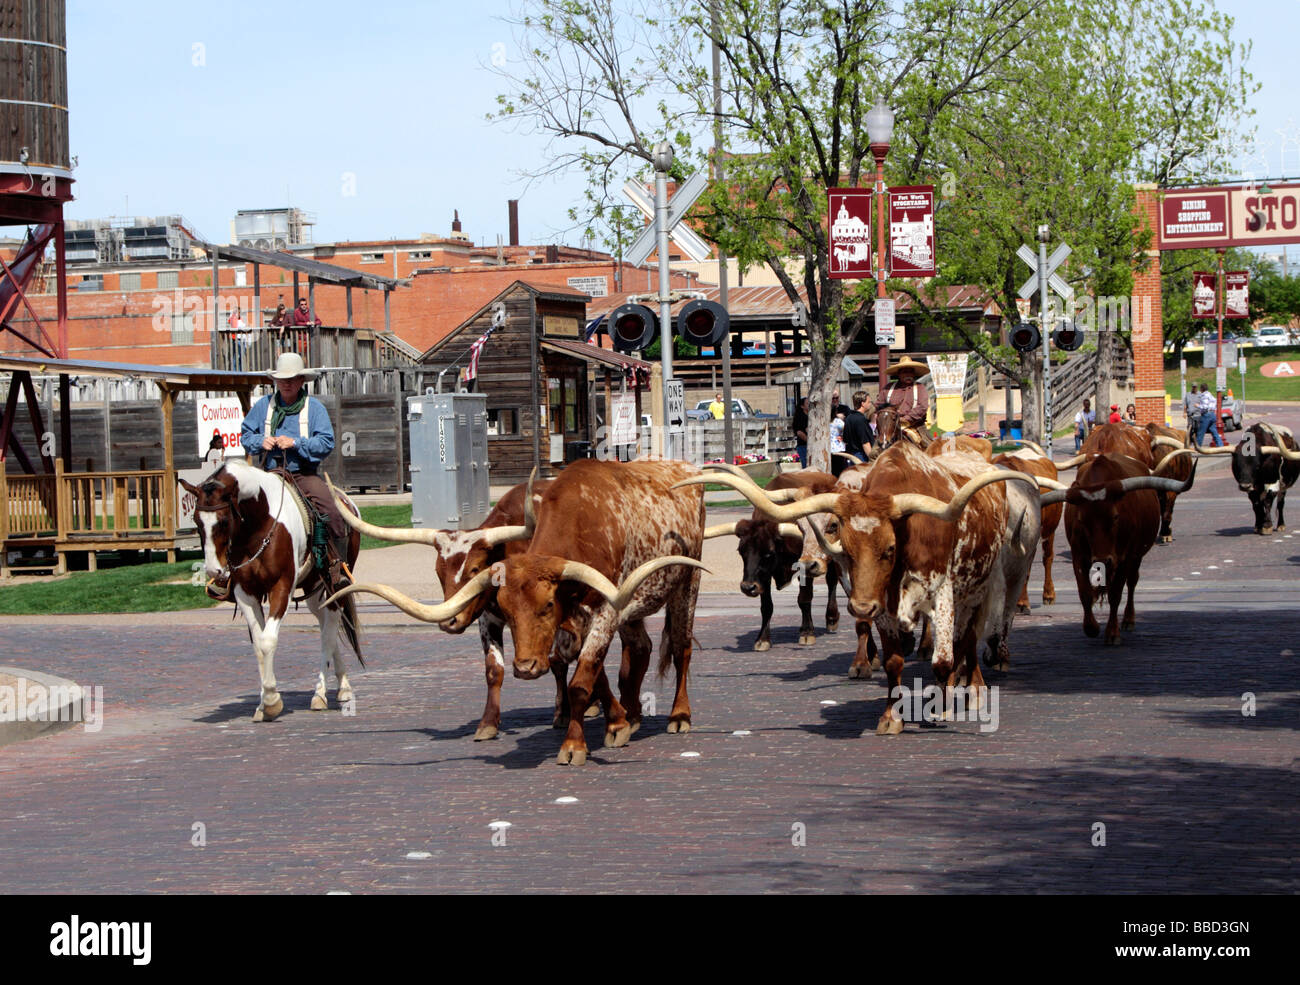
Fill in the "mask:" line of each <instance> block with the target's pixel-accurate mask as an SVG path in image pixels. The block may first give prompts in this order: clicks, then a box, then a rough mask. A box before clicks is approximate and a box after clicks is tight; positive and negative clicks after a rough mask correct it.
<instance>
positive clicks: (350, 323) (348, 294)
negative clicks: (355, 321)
mask: <svg viewBox="0 0 1300 985" xmlns="http://www.w3.org/2000/svg"><path fill="white" fill-rule="evenodd" d="M344 290H345V291H346V292H347V296H348V328H351V327H352V285H351V284H349V285H348V286H347V287H346V288H344ZM384 296H385V297H387V296H388V294H387V292H385V294H384ZM384 327H385V328H387V326H384Z"/></svg>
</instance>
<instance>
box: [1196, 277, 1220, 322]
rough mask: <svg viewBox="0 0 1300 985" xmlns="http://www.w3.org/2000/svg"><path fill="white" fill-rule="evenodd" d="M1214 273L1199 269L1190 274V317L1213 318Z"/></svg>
mask: <svg viewBox="0 0 1300 985" xmlns="http://www.w3.org/2000/svg"><path fill="white" fill-rule="evenodd" d="M1216 293H1217V292H1216V290H1215V275H1214V274H1206V273H1202V272H1200V271H1199V270H1198V271H1197V272H1196V273H1194V274H1192V317H1193V318H1213V317H1214V302H1215V294H1216Z"/></svg>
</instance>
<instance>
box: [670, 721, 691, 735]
mask: <svg viewBox="0 0 1300 985" xmlns="http://www.w3.org/2000/svg"><path fill="white" fill-rule="evenodd" d="M690 730H691V720H690V719H689V718H673V719H670V720H669V722H668V731H669V732H680V733H681V734H682V735H685V734H686V733H687V732H689V731H690Z"/></svg>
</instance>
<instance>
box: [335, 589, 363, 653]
mask: <svg viewBox="0 0 1300 985" xmlns="http://www.w3.org/2000/svg"><path fill="white" fill-rule="evenodd" d="M338 604H339V606H340V608H341V609H342V612H341V613H340V614H341V615H342V617H343V618H342V620H341V625H340V627H339V629H340V632H341V633H342V634H343V639H344V640H346V641H347V644H348V646H350V647H352V652H353V653H355V654H356V655H357V661H358V662H359V663H360V664H361V666H362V667H364V666H365V665H366V658H365V657H364V656H363V655H362V653H361V622H360V620H359V619H358V618H357V597H356V596H355V595H349V596H347V597H346V598H344V599H343V600H342V601H341V602H340V603H338Z"/></svg>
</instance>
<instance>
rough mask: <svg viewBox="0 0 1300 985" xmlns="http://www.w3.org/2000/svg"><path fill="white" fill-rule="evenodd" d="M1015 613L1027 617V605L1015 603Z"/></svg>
mask: <svg viewBox="0 0 1300 985" xmlns="http://www.w3.org/2000/svg"><path fill="white" fill-rule="evenodd" d="M1016 611H1017V612H1019V613H1020V614H1021V615H1026V616H1027V615H1029V612H1030V609H1029V606H1027V605H1024V604H1022V603H1016Z"/></svg>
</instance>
